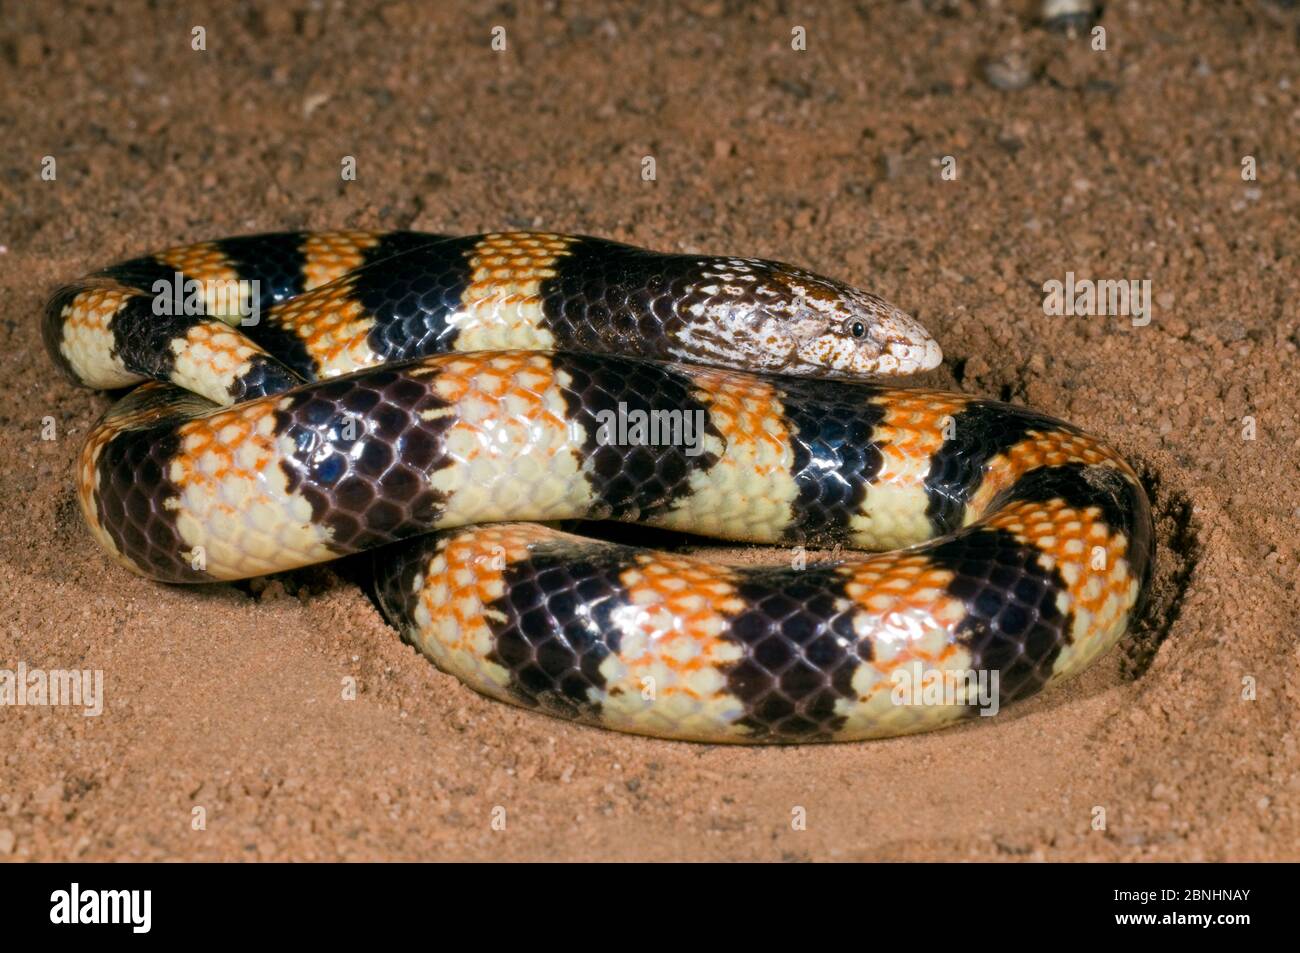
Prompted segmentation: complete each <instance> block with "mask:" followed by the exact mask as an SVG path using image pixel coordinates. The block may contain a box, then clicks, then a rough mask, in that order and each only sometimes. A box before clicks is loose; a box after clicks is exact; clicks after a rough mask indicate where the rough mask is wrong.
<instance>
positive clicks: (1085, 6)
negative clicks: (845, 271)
mask: <svg viewBox="0 0 1300 953" xmlns="http://www.w3.org/2000/svg"><path fill="white" fill-rule="evenodd" d="M1042 11H1043V26H1045V27H1047V29H1049V30H1051V31H1052V32H1053V33H1066V34H1068V35H1070V36H1077V35H1078V34H1080V33H1083V32H1084V31H1086V30H1090V29H1092V26H1093V24H1095V23H1096V22H1097V2H1096V0H1043V5H1042Z"/></svg>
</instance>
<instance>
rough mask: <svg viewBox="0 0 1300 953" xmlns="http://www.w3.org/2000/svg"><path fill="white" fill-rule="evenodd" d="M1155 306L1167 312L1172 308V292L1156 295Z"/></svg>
mask: <svg viewBox="0 0 1300 953" xmlns="http://www.w3.org/2000/svg"><path fill="white" fill-rule="evenodd" d="M1156 304H1158V305H1160V307H1162V308H1164V309H1166V310H1168V309H1169V308H1172V307H1173V306H1174V293H1173V292H1172V291H1162V292H1160V294H1158V295H1156Z"/></svg>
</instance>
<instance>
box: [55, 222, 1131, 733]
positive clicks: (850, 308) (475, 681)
mask: <svg viewBox="0 0 1300 953" xmlns="http://www.w3.org/2000/svg"><path fill="white" fill-rule="evenodd" d="M44 333H45V340H46V344H47V347H48V349H49V351H50V353H51V355H52V356H53V358H54V359H55V361H56V362H57V363H58V364H59V365H60V366H62V367H63V368H64V369H65V370H66V371H68V372H69V373H70V374H71V375H72V377H73V378H74V379H75V380H76V381H78V382H80V383H82V384H85V385H88V386H92V387H101V388H113V387H125V386H128V385H133V384H137V385H139V386H137V387H136V388H135V389H134V390H133V391H131V392H130V393H129V394H128V395H127V396H126V397H125V398H123V399H122V400H121V401H119V402H118V403H117V404H116V405H115V406H114V407H112V408H111V409H110V410H109V412H108V413H107V414H106V415H105V417H104V418H103V420H102V421H100V423H99V424H98V425H97V426H96V427H95V428H94V429H93V431H92V432H91V434H90V435H89V437H88V439H87V442H86V445H85V447H84V449H83V451H82V454H81V458H80V469H79V495H80V501H81V506H82V509H83V512H84V514H85V517H86V520H87V523H88V524H89V526H90V529H91V531H92V533H93V535H94V536H95V538H96V539H97V540H98V541H99V543H100V544H101V545H102V546H103V547H104V548H105V549H106V550H107V551H108V552H109V553H110V554H112V556H113V557H114V558H116V559H117V561H118V562H120V563H122V564H123V565H125V566H126V567H128V568H129V569H131V570H133V571H135V572H138V573H142V574H144V575H146V576H149V577H152V578H154V579H158V580H162V581H165V582H199V581H211V580H223V579H239V578H244V577H248V576H254V575H259V574H263V573H271V572H277V571H281V570H287V569H292V568H294V567H298V566H303V565H308V564H311V563H316V562H320V561H324V560H328V559H332V558H336V557H338V556H340V555H344V554H348V553H354V552H358V551H361V550H367V549H375V548H377V547H381V546H382V547H384V548H383V549H379V550H378V551H377V553H376V586H377V592H378V595H379V601H380V603H381V605H382V606H383V608H384V610H385V612H386V614H387V615H388V617H389V619H390V620H391V621H392V622H393V623H394V625H396V626H397V627H398V628H399V629H400V630H401V631H402V633H403V635H404V637H406V638H407V639H409V640H410V641H411V642H412V643H413V644H414V645H416V646H417V647H418V648H419V649H420V650H421V651H422V652H423V653H424V654H425V655H427V656H428V657H429V658H431V659H432V660H433V661H434V662H435V663H436V664H437V665H438V666H439V667H441V668H442V669H444V670H445V671H448V672H451V673H453V674H455V675H457V676H458V677H459V678H461V679H462V680H463V681H465V682H466V683H467V684H468V685H470V686H471V687H473V688H474V689H476V690H478V691H480V692H483V693H485V694H488V695H490V696H493V697H496V698H499V699H502V700H506V701H510V702H513V703H515V704H522V705H526V706H529V707H533V708H538V709H541V710H544V711H547V712H550V713H552V714H559V715H564V716H568V717H572V718H577V719H580V720H583V721H587V722H591V723H595V724H599V725H603V726H605V727H609V728H614V729H618V730H623V731H631V732H637V733H642V734H650V735H657V736H662V737H670V738H683V739H690V740H698V741H711V742H799V741H822V740H849V739H858V738H870V737H880V736H886V735H895V734H902V733H906V732H911V731H920V730H926V729H930V728H935V727H939V726H941V725H944V724H948V723H950V722H952V721H954V720H957V719H961V718H963V717H967V716H969V715H970V714H972V713H974V712H975V711H977V710H979V709H980V708H981V707H984V708H985V709H987V708H988V704H987V702H988V698H987V697H985V696H984V693H983V692H982V686H983V685H984V684H986V683H984V682H979V681H978V679H979V678H980V677H984V676H992V685H993V687H994V688H995V689H996V693H997V694H996V701H995V704H997V703H1001V704H1005V703H1006V702H1010V701H1014V700H1016V699H1018V698H1022V697H1025V696H1027V695H1030V694H1032V693H1034V692H1037V691H1038V690H1039V689H1041V688H1042V687H1043V686H1045V685H1046V684H1048V683H1049V682H1053V681H1056V680H1059V679H1062V678H1065V677H1067V676H1069V675H1071V674H1074V673H1076V672H1078V671H1080V670H1081V669H1082V668H1084V667H1085V666H1086V665H1088V664H1089V663H1090V662H1091V661H1092V660H1093V659H1095V658H1096V657H1097V656H1099V655H1100V654H1101V653H1103V652H1104V651H1106V649H1108V648H1109V647H1110V646H1111V645H1113V644H1114V643H1115V642H1116V641H1117V640H1118V639H1119V638H1120V636H1121V635H1122V634H1123V632H1124V631H1125V629H1126V627H1127V625H1128V624H1129V622H1130V621H1131V620H1132V619H1133V618H1134V616H1135V614H1136V613H1137V612H1138V611H1140V607H1141V604H1142V602H1143V600H1144V598H1145V591H1146V587H1147V581H1148V576H1149V572H1150V566H1151V562H1152V547H1153V533H1152V524H1151V516H1150V511H1149V507H1148V503H1147V499H1146V496H1145V494H1144V493H1143V490H1142V488H1141V486H1140V485H1139V483H1138V480H1137V478H1136V476H1135V475H1134V473H1133V471H1132V470H1131V469H1130V467H1129V466H1128V465H1127V464H1126V463H1125V462H1124V461H1123V460H1122V459H1121V458H1120V457H1119V456H1118V455H1117V454H1116V453H1115V452H1114V451H1113V450H1112V449H1110V448H1109V447H1108V446H1106V445H1105V444H1103V443H1101V442H1099V441H1097V440H1096V439H1094V438H1092V437H1090V436H1088V435H1086V434H1084V433H1082V432H1081V431H1079V430H1078V429H1076V428H1075V427H1073V426H1070V425H1069V424H1066V423H1063V422H1061V421H1059V420H1055V419H1053V418H1050V417H1047V416H1044V415H1041V414H1038V413H1035V412H1033V411H1030V410H1026V409H1024V408H1020V407H1014V406H1010V405H1007V404H1001V403H997V402H994V401H987V400H980V399H975V398H971V397H967V396H964V395H961V394H953V393H943V392H939V391H927V390H912V389H909V390H898V389H891V388H887V387H884V386H882V385H881V384H879V383H877V382H869V381H866V380H863V379H861V378H864V377H868V376H873V377H878V376H887V375H891V374H905V373H910V372H912V371H916V370H923V369H927V368H930V367H933V366H935V365H936V364H937V363H938V362H939V358H940V354H939V349H938V347H937V345H936V344H935V343H934V342H933V341H932V340H931V339H930V337H929V336H928V335H927V334H926V332H925V331H924V329H922V328H921V327H920V326H919V325H918V324H916V322H915V321H913V320H912V319H911V318H909V317H908V316H907V315H905V314H903V313H902V312H900V311H898V310H897V309H895V308H893V307H892V306H890V305H888V304H887V303H886V302H884V301H882V300H880V299H879V298H876V297H874V296H872V295H868V294H865V293H863V292H860V291H857V290H855V289H852V288H849V287H847V286H844V285H842V284H840V283H838V282H834V281H831V280H829V279H825V278H821V277H818V276H816V275H812V274H809V273H807V272H804V271H802V270H800V269H797V268H794V267H791V266H789V265H783V264H779V263H774V262H767V261H762V260H757V259H743V258H712V257H704V256H698V255H663V254H657V253H654V252H648V251H644V250H640V249H636V248H632V247H630V246H626V245H620V244H617V243H613V242H606V241H602V240H599V239H592V238H578V237H572V236H563V235H553V234H546V233H524V232H512V233H495V234H489V235H480V236H472V237H461V238H449V237H445V236H436V235H426V234H419V233H413V232H389V233H369V232H317V233H280V234H271V235H258V236H249V237H244V238H234V239H225V240H221V241H215V242H207V243H202V244H198V245H190V246H185V247H182V248H177V249H172V250H169V251H166V252H162V253H159V254H156V255H151V256H148V257H144V258H139V259H134V260H132V261H129V262H125V263H123V264H120V265H117V266H114V267H111V268H108V269H105V270H103V271H101V272H97V273H95V274H94V275H91V276H89V277H88V278H86V279H84V280H82V281H80V282H78V283H76V284H74V285H71V286H69V287H67V288H64V289H62V290H61V291H59V292H58V293H57V294H56V295H55V296H54V297H53V299H52V300H51V302H50V304H49V306H48V308H47V311H46V315H45V323H44ZM831 378H841V379H831ZM855 378H856V379H855ZM141 382H143V383H141ZM568 519H613V520H622V521H637V522H641V523H646V524H650V525H653V526H658V527H665V528H668V529H674V530H686V531H690V532H694V533H701V534H706V535H710V536H716V537H719V538H723V539H730V540H739V541H750V542H763V543H779V544H783V545H786V546H789V547H792V554H793V555H792V558H791V561H790V565H788V566H777V567H739V566H728V565H722V564H718V563H717V562H716V561H713V560H710V559H709V558H707V557H702V556H691V555H680V554H676V553H671V552H660V551H653V550H648V549H641V548H637V547H633V546H627V545H621V544H615V543H611V542H605V541H599V540H593V539H587V538H584V537H580V536H574V535H570V534H568V533H566V532H562V531H561V530H560V529H558V528H556V527H555V526H549V525H542V524H543V523H548V522H554V521H560V520H568ZM521 521H529V522H521ZM387 544H393V545H387ZM805 545H809V546H811V545H816V546H838V545H844V546H847V547H852V548H855V549H864V550H890V551H888V552H879V553H877V554H874V555H869V554H867V553H854V554H851V555H849V556H847V557H845V558H843V559H842V560H838V561H836V562H833V563H822V564H819V563H807V562H806V558H805V557H804V556H803V555H802V552H803V551H802V549H801V548H798V547H802V546H805ZM903 547H905V548H903ZM977 684H978V685H980V686H981V690H980V691H977V688H976V686H977ZM909 685H910V686H911V689H912V691H911V692H910V693H909V691H908V690H907V688H908V686H909ZM936 686H937V687H939V689H940V690H939V691H938V692H937V693H936V692H933V691H922V688H924V687H928V688H931V689H933V688H935V687H936ZM943 689H947V691H946V692H945V691H944V690H943Z"/></svg>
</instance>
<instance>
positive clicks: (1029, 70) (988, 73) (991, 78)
mask: <svg viewBox="0 0 1300 953" xmlns="http://www.w3.org/2000/svg"><path fill="white" fill-rule="evenodd" d="M1034 72H1035V70H1034V67H1033V64H1032V63H1031V62H1030V60H1029V57H1028V56H1027V55H1026V54H1025V53H1022V52H1021V51H1020V50H1012V51H1011V52H1009V53H1004V54H1003V55H1002V56H998V57H994V58H992V59H988V60H985V61H984V78H985V79H986V80H988V82H989V85H990V86H992V87H993V88H994V89H1001V90H1006V91H1007V92H1015V91H1016V90H1018V89H1024V88H1025V87H1026V86H1028V85H1029V84H1030V83H1032V82H1033V81H1034Z"/></svg>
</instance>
